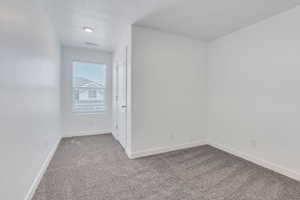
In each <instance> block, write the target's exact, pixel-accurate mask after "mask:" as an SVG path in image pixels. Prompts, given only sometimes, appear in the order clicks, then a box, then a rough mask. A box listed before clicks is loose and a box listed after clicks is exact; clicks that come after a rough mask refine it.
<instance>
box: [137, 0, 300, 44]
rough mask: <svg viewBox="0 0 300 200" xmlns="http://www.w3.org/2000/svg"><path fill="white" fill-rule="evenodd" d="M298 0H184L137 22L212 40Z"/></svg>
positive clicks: (291, 4)
mask: <svg viewBox="0 0 300 200" xmlns="http://www.w3.org/2000/svg"><path fill="white" fill-rule="evenodd" d="M299 2H300V1H299V0H185V1H181V2H179V3H177V4H174V5H172V6H169V7H167V8H165V9H162V10H159V11H157V12H154V13H152V14H150V15H149V16H146V17H145V18H143V19H140V20H139V21H138V22H137V24H139V25H143V26H147V27H152V28H156V29H160V30H163V31H168V32H174V33H179V34H183V35H186V36H190V37H193V38H197V39H202V40H206V41H208V40H213V39H216V38H217V37H220V36H223V35H225V34H228V33H231V32H233V31H235V30H238V29H240V28H242V27H245V26H248V25H251V24H254V23H256V22H258V21H261V20H263V19H265V18H268V17H271V16H273V15H275V14H278V13H280V12H282V11H285V10H288V9H290V8H293V7H295V6H296V5H297V4H299Z"/></svg>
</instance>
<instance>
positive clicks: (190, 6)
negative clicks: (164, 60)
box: [43, 0, 300, 51]
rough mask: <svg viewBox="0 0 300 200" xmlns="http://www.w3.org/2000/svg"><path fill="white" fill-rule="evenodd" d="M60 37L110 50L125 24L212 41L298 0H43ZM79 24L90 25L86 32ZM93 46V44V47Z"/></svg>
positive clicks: (64, 41)
mask: <svg viewBox="0 0 300 200" xmlns="http://www.w3.org/2000/svg"><path fill="white" fill-rule="evenodd" d="M43 1H45V2H46V7H47V9H48V11H49V13H50V16H51V18H52V20H53V22H54V25H55V28H56V31H57V33H58V35H59V38H60V40H61V42H62V43H63V44H64V45H68V46H79V47H88V46H87V45H86V44H85V43H86V42H91V43H96V44H98V47H96V48H98V49H103V50H107V51H112V50H113V49H114V46H115V44H116V41H117V38H118V36H119V33H120V32H121V30H123V28H124V27H125V26H126V25H129V24H137V25H141V26H146V27H151V28H155V29H159V30H162V31H167V32H171V33H177V34H182V35H186V36H190V37H193V38H198V39H202V40H212V39H215V38H217V37H219V36H222V35H225V34H228V33H230V32H232V31H235V30H237V29H239V28H242V27H245V26H247V25H250V24H253V23H256V22H258V21H260V20H262V19H265V18H268V17H270V16H272V15H275V14H278V13H280V12H282V11H285V10H288V9H290V8H292V7H295V6H296V5H297V4H299V1H300V0H223V1H220V0H43ZM83 26H91V27H94V28H95V32H94V33H91V34H89V33H86V32H84V31H83V30H82V27H83ZM94 48H95V47H94Z"/></svg>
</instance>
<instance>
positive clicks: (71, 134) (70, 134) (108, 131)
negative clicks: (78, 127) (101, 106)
mask: <svg viewBox="0 0 300 200" xmlns="http://www.w3.org/2000/svg"><path fill="white" fill-rule="evenodd" d="M111 133H112V129H103V130H87V131H79V132H65V133H64V134H63V138H69V137H76V136H90V135H103V134H111Z"/></svg>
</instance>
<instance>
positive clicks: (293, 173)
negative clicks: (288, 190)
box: [209, 142, 300, 181]
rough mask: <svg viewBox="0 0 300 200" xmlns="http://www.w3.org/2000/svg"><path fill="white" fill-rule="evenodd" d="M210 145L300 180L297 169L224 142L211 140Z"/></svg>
mask: <svg viewBox="0 0 300 200" xmlns="http://www.w3.org/2000/svg"><path fill="white" fill-rule="evenodd" d="M209 145H210V146H213V147H215V148H217V149H220V150H223V151H225V152H228V153H230V154H233V155H235V156H237V157H240V158H243V159H245V160H248V161H250V162H253V163H255V164H257V165H259V166H262V167H265V168H267V169H270V170H272V171H274V172H277V173H279V174H282V175H285V176H287V177H289V178H291V179H294V180H296V181H300V173H298V172H296V171H293V170H290V169H287V168H285V167H283V166H281V165H278V164H275V163H272V162H269V161H266V160H264V159H261V158H257V157H255V156H253V155H250V154H247V153H245V152H241V151H238V150H236V149H233V148H231V147H228V146H226V145H222V144H218V143H214V142H209Z"/></svg>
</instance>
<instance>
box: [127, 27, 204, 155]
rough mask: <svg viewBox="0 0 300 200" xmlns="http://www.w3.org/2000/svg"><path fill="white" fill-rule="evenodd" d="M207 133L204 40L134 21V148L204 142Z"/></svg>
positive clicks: (134, 150) (142, 149)
mask: <svg viewBox="0 0 300 200" xmlns="http://www.w3.org/2000/svg"><path fill="white" fill-rule="evenodd" d="M206 133H207V47H206V44H205V43H202V42H200V41H197V40H192V39H188V38H185V37H181V36H177V35H172V34H168V33H163V32H159V31H154V30H150V29H146V28H141V27H135V26H134V27H133V30H132V154H133V155H134V154H136V155H138V154H140V155H141V154H144V153H145V154H147V152H150V151H152V152H156V151H162V150H167V149H173V147H179V146H188V145H192V144H196V143H197V144H200V143H204V142H205V139H206Z"/></svg>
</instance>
